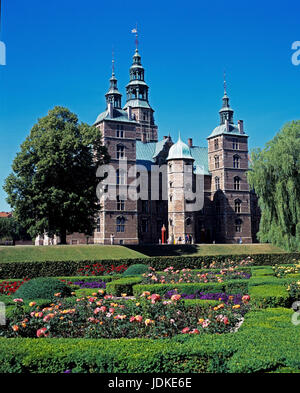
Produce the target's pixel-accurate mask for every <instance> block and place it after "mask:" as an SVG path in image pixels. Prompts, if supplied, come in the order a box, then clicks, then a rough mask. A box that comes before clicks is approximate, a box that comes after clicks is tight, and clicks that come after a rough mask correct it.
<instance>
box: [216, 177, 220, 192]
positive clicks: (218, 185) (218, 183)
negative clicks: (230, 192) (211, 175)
mask: <svg viewBox="0 0 300 393" xmlns="http://www.w3.org/2000/svg"><path fill="white" fill-rule="evenodd" d="M215 187H216V191H218V190H219V189H220V178H219V177H218V176H216V177H215Z"/></svg>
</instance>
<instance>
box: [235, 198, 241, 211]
mask: <svg viewBox="0 0 300 393" xmlns="http://www.w3.org/2000/svg"><path fill="white" fill-rule="evenodd" d="M241 203H242V202H241V201H240V200H239V199H236V200H235V201H234V211H235V213H240V212H241Z"/></svg>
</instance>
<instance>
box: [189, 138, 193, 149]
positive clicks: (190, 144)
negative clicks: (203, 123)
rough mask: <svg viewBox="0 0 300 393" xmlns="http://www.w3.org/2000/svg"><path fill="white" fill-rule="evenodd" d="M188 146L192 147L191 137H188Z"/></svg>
mask: <svg viewBox="0 0 300 393" xmlns="http://www.w3.org/2000/svg"><path fill="white" fill-rule="evenodd" d="M188 146H189V147H193V139H192V138H188Z"/></svg>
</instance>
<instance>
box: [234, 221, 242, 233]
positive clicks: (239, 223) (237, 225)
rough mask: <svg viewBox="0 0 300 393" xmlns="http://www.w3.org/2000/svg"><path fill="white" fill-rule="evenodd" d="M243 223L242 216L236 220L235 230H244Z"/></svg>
mask: <svg viewBox="0 0 300 393" xmlns="http://www.w3.org/2000/svg"><path fill="white" fill-rule="evenodd" d="M242 224H243V221H242V220H241V219H240V218H238V219H237V220H235V231H236V232H242Z"/></svg>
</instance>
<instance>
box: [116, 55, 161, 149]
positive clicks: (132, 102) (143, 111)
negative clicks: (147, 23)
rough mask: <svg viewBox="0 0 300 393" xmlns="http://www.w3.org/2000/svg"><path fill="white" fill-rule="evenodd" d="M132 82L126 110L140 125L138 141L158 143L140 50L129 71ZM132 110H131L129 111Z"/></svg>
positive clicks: (128, 87)
mask: <svg viewBox="0 0 300 393" xmlns="http://www.w3.org/2000/svg"><path fill="white" fill-rule="evenodd" d="M129 75H130V81H129V83H128V85H127V86H126V95H127V102H126V104H125V106H124V108H123V109H124V110H126V111H128V110H131V111H132V116H133V118H134V119H135V120H136V121H137V122H138V123H140V126H139V127H137V130H136V132H137V139H138V140H142V141H144V142H157V140H158V139H157V138H158V136H157V126H156V125H155V123H154V116H153V113H154V110H153V109H152V108H151V106H150V104H149V86H148V85H147V83H146V82H145V78H144V77H145V70H144V68H143V66H142V63H141V56H140V54H139V52H138V49H136V50H135V53H134V56H133V63H132V66H131V67H130V70H129ZM129 108H131V109H129Z"/></svg>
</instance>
